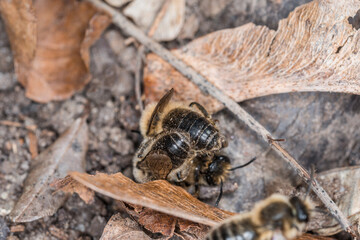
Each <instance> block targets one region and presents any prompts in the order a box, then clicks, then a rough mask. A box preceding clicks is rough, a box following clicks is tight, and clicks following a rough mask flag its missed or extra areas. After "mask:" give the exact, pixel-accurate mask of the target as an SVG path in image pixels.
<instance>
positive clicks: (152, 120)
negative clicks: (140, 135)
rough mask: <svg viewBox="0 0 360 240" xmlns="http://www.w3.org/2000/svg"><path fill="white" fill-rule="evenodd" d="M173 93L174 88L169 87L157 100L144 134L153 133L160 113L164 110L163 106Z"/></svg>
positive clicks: (149, 134)
mask: <svg viewBox="0 0 360 240" xmlns="http://www.w3.org/2000/svg"><path fill="white" fill-rule="evenodd" d="M173 95H174V89H173V88H172V89H170V91H168V92H167V93H166V94H165V95H164V96H163V97H162V98H161V99H160V101H159V102H158V104H157V105H156V107H155V109H154V111H153V113H152V114H151V117H150V121H149V124H148V129H147V131H146V136H151V135H153V134H155V130H156V126H157V125H158V123H159V122H160V115H161V114H162V113H163V112H164V109H165V107H166V106H167V105H168V103H169V102H170V99H171V97H172V96H173Z"/></svg>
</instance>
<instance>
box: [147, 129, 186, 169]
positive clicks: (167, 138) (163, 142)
mask: <svg viewBox="0 0 360 240" xmlns="http://www.w3.org/2000/svg"><path fill="white" fill-rule="evenodd" d="M190 148H191V147H190V140H189V137H187V136H186V134H183V133H178V132H176V133H175V132H173V133H169V134H166V135H164V136H163V137H161V138H160V139H159V140H158V141H157V142H156V144H154V146H153V147H152V149H153V150H162V151H164V152H166V154H167V155H168V156H169V158H170V159H171V162H172V164H173V166H174V167H175V168H176V167H179V166H180V165H182V164H183V162H184V161H185V159H187V158H188V156H189V154H190V153H189V151H190Z"/></svg>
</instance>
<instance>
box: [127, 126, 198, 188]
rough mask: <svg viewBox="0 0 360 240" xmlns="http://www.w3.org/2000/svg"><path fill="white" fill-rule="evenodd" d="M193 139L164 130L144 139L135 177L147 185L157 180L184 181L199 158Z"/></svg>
mask: <svg viewBox="0 0 360 240" xmlns="http://www.w3.org/2000/svg"><path fill="white" fill-rule="evenodd" d="M192 149H193V145H192V143H191V140H190V136H189V134H188V133H186V132H182V131H167V132H165V131H163V132H161V133H159V134H157V135H155V136H153V137H151V138H147V139H145V140H144V141H143V142H142V143H141V145H140V147H139V149H138V151H137V152H136V154H135V156H134V158H133V175H134V177H135V179H136V180H137V181H138V182H141V183H144V182H149V181H153V180H158V179H165V180H168V181H169V182H182V181H184V180H185V179H186V178H187V176H188V175H189V172H190V170H191V166H192V164H193V159H194V157H195V156H196V154H195V152H194V151H193V150H192Z"/></svg>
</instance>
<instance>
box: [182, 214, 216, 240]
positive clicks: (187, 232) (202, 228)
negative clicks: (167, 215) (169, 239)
mask: <svg viewBox="0 0 360 240" xmlns="http://www.w3.org/2000/svg"><path fill="white" fill-rule="evenodd" d="M176 225H177V227H178V228H179V234H181V236H182V237H183V238H184V239H187V240H191V239H204V238H205V236H206V234H207V233H208V232H209V230H210V227H209V226H206V225H203V224H197V223H193V222H191V221H187V220H184V219H181V218H179V219H178V222H177V224H176Z"/></svg>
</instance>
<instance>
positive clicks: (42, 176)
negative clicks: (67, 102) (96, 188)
mask: <svg viewBox="0 0 360 240" xmlns="http://www.w3.org/2000/svg"><path fill="white" fill-rule="evenodd" d="M87 141H88V127H87V124H86V119H85V117H83V118H79V119H77V120H76V121H75V122H74V123H73V125H72V126H71V127H70V128H69V129H68V130H67V131H65V132H64V133H63V134H62V135H61V136H60V137H59V138H58V139H57V140H56V142H54V143H53V144H52V145H51V146H50V147H48V148H47V149H46V150H45V151H43V152H42V153H41V154H40V155H39V156H38V157H37V158H35V159H33V160H32V162H31V169H30V172H29V175H28V176H27V178H26V180H25V183H24V189H23V194H22V195H21V197H20V199H19V200H18V201H17V203H16V205H15V207H14V208H13V210H12V211H11V213H10V218H11V220H12V221H14V222H28V221H33V220H36V219H39V218H42V217H45V216H50V215H52V214H54V213H55V212H56V210H57V209H58V208H59V207H60V206H61V205H62V203H63V202H64V200H65V199H66V196H65V195H64V194H63V193H62V192H58V193H56V194H52V193H53V190H52V188H51V187H50V186H49V183H51V182H53V181H54V180H55V179H58V178H63V177H65V176H66V175H67V173H68V172H69V171H84V170H85V153H86V150H87Z"/></svg>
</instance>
